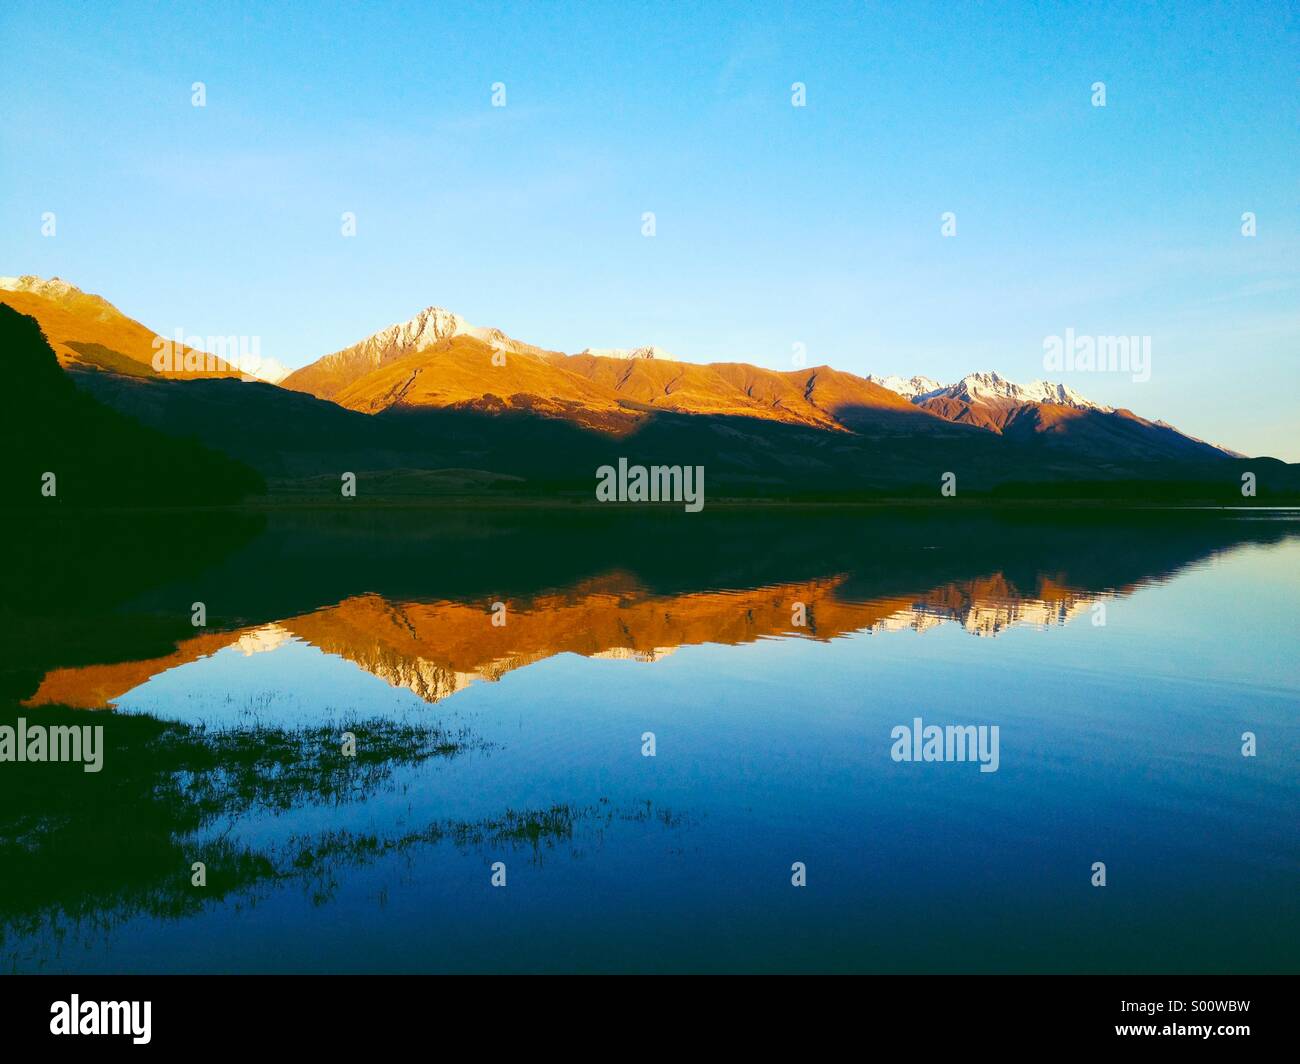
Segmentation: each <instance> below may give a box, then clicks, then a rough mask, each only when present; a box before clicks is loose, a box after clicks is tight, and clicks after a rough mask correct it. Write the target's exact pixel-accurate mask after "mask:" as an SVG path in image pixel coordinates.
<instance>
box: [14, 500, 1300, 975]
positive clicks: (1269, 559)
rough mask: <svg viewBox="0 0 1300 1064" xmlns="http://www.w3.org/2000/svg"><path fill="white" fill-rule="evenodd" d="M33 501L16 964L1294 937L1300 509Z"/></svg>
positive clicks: (26, 569)
mask: <svg viewBox="0 0 1300 1064" xmlns="http://www.w3.org/2000/svg"><path fill="white" fill-rule="evenodd" d="M25 532H26V534H25V536H24V547H23V548H22V549H21V550H20V552H19V554H18V557H17V558H16V571H15V576H14V578H13V580H12V581H11V582H10V584H9V585H8V586H7V587H6V592H5V600H4V603H3V610H4V614H5V616H6V631H12V632H13V633H14V638H13V640H11V646H10V648H9V650H8V652H7V653H6V656H5V658H4V659H3V660H4V666H5V668H4V672H3V676H4V693H5V695H6V697H7V699H8V701H7V702H5V703H4V705H5V706H6V707H7V708H6V709H5V712H4V721H3V722H4V723H7V724H11V725H12V724H13V723H14V720H13V718H15V717H22V718H24V719H25V720H26V722H27V724H28V725H29V726H30V725H34V724H40V723H42V722H43V721H50V722H59V723H63V722H69V721H70V722H74V723H76V724H79V725H86V724H90V725H102V726H103V727H104V740H103V741H104V751H103V766H102V770H101V771H100V772H98V773H87V772H84V771H82V767H81V766H80V765H76V764H31V763H25V764H15V763H3V764H0V795H2V796H3V798H4V803H3V810H4V811H3V813H0V816H2V817H3V819H4V821H5V824H4V829H3V832H2V833H0V840H2V841H0V846H3V849H2V850H0V856H2V858H3V861H2V864H3V875H2V879H3V885H0V946H2V949H3V953H2V957H3V963H4V966H5V970H9V971H53V972H60V971H78V972H81V971H86V972H90V971H103V972H137V971H141V972H143V971H175V972H318V971H319V972H345V971H346V972H351V971H363V972H424V971H431V972H450V971H457V972H459V971H472V972H479V971H487V972H499V971H511V972H513V971H526V972H533V971H561V972H593V971H595V972H627V971H637V972H641V971H650V972H659V971H663V972H683V971H685V972H697V971H702V972H713V971H728V972H735V971H857V972H1017V971H1031V972H1032V971H1044V972H1125V971H1159V972H1166V971H1167V972H1175V971H1184V970H1186V971H1224V972H1253V971H1294V970H1295V968H1296V958H1297V947H1298V945H1300V904H1298V900H1297V899H1298V898H1300V891H1298V890H1297V887H1298V886H1300V833H1298V832H1297V825H1298V824H1300V773H1298V768H1297V766H1298V765H1300V757H1298V755H1300V720H1298V716H1297V711H1298V710H1300V672H1298V670H1297V667H1296V664H1297V646H1298V645H1300V513H1297V512H1286V511H1184V512H1175V513H1163V514H1161V513H1155V512H1150V513H1144V514H1129V515H1126V516H1115V515H1111V516H1107V515H1104V514H1101V513H1097V512H1094V511H1086V510H1083V511H1078V512H1076V513H1070V512H1069V511H1065V512H1061V511H1058V512H1057V514H1056V515H1055V516H1048V515H1045V514H1042V513H1034V512H1026V513H1017V514H1006V513H1001V514H995V513H989V512H981V511H977V510H976V511H969V512H962V513H957V514H954V513H945V512H942V511H940V510H939V509H938V508H929V509H926V508H917V509H916V510H914V511H893V510H891V511H883V510H880V511H872V510H862V511H852V512H834V511H832V512H816V511H809V512H806V513H805V512H783V511H780V510H773V511H770V512H768V511H757V512H755V511H746V510H737V511H735V512H724V511H718V512H716V513H710V512H709V511H707V510H706V511H705V512H704V513H702V514H699V515H684V514H682V513H681V511H680V508H678V510H677V511H676V512H674V513H667V512H662V513H659V512H657V513H655V514H654V515H652V516H646V515H645V514H643V513H636V514H633V513H626V512H623V513H617V514H608V515H601V516H600V517H599V519H598V518H597V517H596V516H593V515H590V514H576V513H575V514H564V515H562V516H559V517H557V516H556V515H555V514H553V513H548V512H531V511H527V510H522V509H521V510H520V511H517V512H501V513H498V512H488V511H484V512H473V511H464V512H454V511H447V512H438V513H432V512H421V511H412V510H409V509H402V508H393V509H390V510H384V509H382V508H379V509H375V510H372V511H366V512H364V513H361V512H358V513H356V514H347V513H342V514H340V513H338V512H334V511H324V510H322V511H315V512H313V511H309V510H302V511H286V512H283V513H270V514H242V515H222V514H216V513H211V514H188V515H176V514H166V515H157V516H156V517H155V518H152V519H148V520H146V519H142V518H136V519H131V520H130V521H128V520H127V519H125V518H122V519H116V520H98V519H97V520H96V521H95V522H93V524H92V523H90V522H86V523H84V524H83V523H79V522H76V521H72V520H69V521H65V522H59V523H51V524H48V525H44V526H39V527H38V526H31V527H29V528H27V529H26V530H25ZM197 603H202V604H203V610H202V613H203V617H202V619H203V620H204V622H205V623H204V624H202V625H195V624H194V623H193V622H194V620H195V605H196V604H197ZM918 718H919V720H920V723H919V724H917V725H915V727H916V730H917V731H918V732H922V731H923V729H924V728H925V727H927V726H931V725H933V726H938V727H939V728H940V729H944V728H948V727H950V726H953V727H955V728H964V727H966V726H970V727H971V728H973V729H976V730H978V733H979V734H981V735H982V736H984V738H985V740H986V746H985V752H986V753H987V740H988V739H989V737H991V736H996V739H995V741H996V744H997V745H996V760H994V761H990V760H989V759H988V758H984V759H983V764H981V761H980V759H979V758H978V756H977V754H978V750H977V747H975V746H972V747H971V757H970V758H967V759H965V760H955V759H949V757H950V755H951V753H952V752H951V750H949V749H946V748H940V750H939V756H937V757H934V758H931V759H922V760H913V759H908V760H900V759H899V756H898V751H899V746H900V742H901V743H902V745H904V746H907V747H908V748H909V750H910V736H911V735H912V732H913V728H914V722H916V721H917V720H918ZM900 728H901V729H903V731H902V732H900V731H896V729H900ZM993 729H996V732H994V731H993ZM904 732H905V733H906V735H907V736H908V738H907V739H906V740H900V739H899V738H898V736H900V735H902V734H903V733H904ZM1246 733H1250V736H1251V738H1249V739H1247V738H1244V736H1245V735H1246ZM964 734H967V733H965V732H958V733H957V735H958V737H959V738H958V744H957V749H958V750H960V748H961V747H960V736H962V735H964ZM969 734H971V735H974V734H976V731H972V732H971V733H969ZM349 736H351V737H352V738H351V739H349ZM1247 747H1250V749H1249V751H1248V752H1249V754H1250V756H1245V754H1244V753H1243V751H1244V750H1246V749H1247ZM932 752H933V751H932ZM917 755H918V757H919V756H921V751H920V750H919V749H918V750H917ZM982 768H983V769H984V771H982V770H981V769H982ZM196 862H198V863H201V864H202V866H203V867H202V877H201V878H202V879H203V882H202V884H201V885H196V882H195V878H196V875H197V874H198V873H197V872H196V870H195V868H194V865H195V863H196ZM1099 864H1100V865H1104V877H1105V883H1104V886H1101V885H1094V881H1095V880H1096V879H1097V878H1098V875H1099V872H1098V870H1097V866H1098V865H1099ZM796 866H798V867H796ZM494 880H495V881H496V882H497V883H501V882H502V881H504V883H503V885H494ZM794 880H802V881H803V882H804V883H805V884H806V885H801V886H796V885H794V882H793V881H794Z"/></svg>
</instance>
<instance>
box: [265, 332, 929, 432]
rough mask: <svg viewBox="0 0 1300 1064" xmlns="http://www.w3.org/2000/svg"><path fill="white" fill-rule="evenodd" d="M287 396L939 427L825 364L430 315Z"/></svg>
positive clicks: (580, 419) (619, 415) (316, 367)
mask: <svg viewBox="0 0 1300 1064" xmlns="http://www.w3.org/2000/svg"><path fill="white" fill-rule="evenodd" d="M281 383H282V385H283V386H284V387H286V388H292V389H295V390H298V391H305V392H308V393H310V394H311V395H314V396H316V397H317V398H320V399H329V400H331V401H333V402H336V403H338V404H339V405H340V406H345V407H347V408H349V409H351V410H359V411H362V412H364V413H370V414H374V413H379V412H381V411H383V410H387V409H389V408H391V407H407V408H414V407H426V408H427V407H433V408H470V409H479V410H490V411H501V410H527V411H530V412H532V413H536V414H541V415H544V416H548V417H557V418H562V419H565V420H569V421H573V422H576V423H578V424H581V425H585V426H588V427H593V428H599V429H604V430H614V431H617V430H620V429H623V428H626V427H628V426H630V425H631V424H632V423H633V422H635V420H636V419H637V418H638V417H639V416H641V414H643V413H645V410H644V408H646V407H650V408H654V409H656V410H665V411H672V412H674V413H683V414H708V415H725V416H738V417H750V418H760V419H763V420H767V421H779V422H784V423H786V424H792V425H800V426H808V427H814V428H821V429H830V430H834V431H843V430H844V429H845V428H846V427H849V426H854V425H857V424H860V423H864V422H865V421H870V420H871V417H872V416H873V415H875V414H880V413H884V414H887V415H898V416H901V417H902V418H904V419H905V422H906V424H907V425H908V426H909V427H910V428H912V429H913V430H920V431H926V430H927V429H928V430H933V429H935V428H936V427H937V426H941V425H943V420H942V419H941V418H939V417H937V416H935V415H932V414H930V413H929V412H927V411H924V410H921V409H920V408H918V407H916V406H913V405H912V404H911V403H909V402H908V401H907V400H905V399H903V398H902V397H900V396H898V395H896V394H895V393H893V392H891V391H889V390H888V389H885V388H882V387H880V386H879V385H877V384H874V383H872V382H871V381H867V380H864V379H863V378H861V377H855V376H853V375H852V374H849V373H839V372H837V371H835V370H832V369H829V368H828V367H820V368H818V369H811V370H797V371H793V372H786V373H781V372H777V371H775V370H769V369H763V368H761V367H758V366H751V365H747V364H745V363H717V364H709V365H700V364H696V363H691V362H678V361H676V360H673V359H670V358H665V357H663V355H662V352H659V351H658V350H657V349H654V348H643V349H639V350H638V351H636V352H633V353H631V354H624V353H620V352H611V353H609V354H601V353H590V352H583V353H582V354H577V355H564V354H560V353H558V352H553V351H546V350H544V349H542V348H539V347H535V346H532V345H530V344H525V343H522V342H521V341H518V340H513V339H511V338H510V337H508V336H506V335H505V334H504V333H502V332H501V331H500V330H499V329H483V328H479V327H477V326H473V325H470V324H469V323H468V322H466V321H465V320H464V319H463V318H461V317H460V316H459V315H456V314H453V313H451V312H450V311H446V310H443V309H441V308H438V307H430V308H428V309H427V310H424V311H422V312H421V313H420V314H418V315H416V317H414V318H412V319H411V320H410V321H407V322H404V323H402V324H400V325H393V326H390V327H389V328H387V329H384V330H383V331H381V332H379V333H376V334H375V335H374V336H371V337H369V338H368V339H366V340H363V341H361V342H360V343H358V344H354V345H353V346H351V347H349V348H345V349H344V350H342V351H338V352H335V353H334V354H332V355H326V356H325V357H324V358H321V359H319V360H317V361H316V362H314V363H312V364H311V365H309V366H306V367H304V368H303V369H300V370H298V371H296V372H295V373H292V374H290V375H289V376H288V377H287V378H285V380H284V381H282V382H281Z"/></svg>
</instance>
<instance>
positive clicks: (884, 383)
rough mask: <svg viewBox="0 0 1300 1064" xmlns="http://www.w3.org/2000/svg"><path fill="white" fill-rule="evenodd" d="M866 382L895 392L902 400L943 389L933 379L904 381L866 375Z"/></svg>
mask: <svg viewBox="0 0 1300 1064" xmlns="http://www.w3.org/2000/svg"><path fill="white" fill-rule="evenodd" d="M867 380H869V381H871V383H872V384H879V385H880V386H881V387H882V388H888V389H889V390H890V391H891V392H897V393H898V394H899V395H901V396H902V397H903V398H904V399H912V400H915V399H916V398H917V397H918V396H922V395H926V394H929V393H931V392H937V391H940V390H941V389H942V388H943V385H942V384H940V383H939V382H938V381H937V380H935V379H934V378H933V377H908V378H906V379H904V378H902V377H897V376H889V377H876V376H873V375H872V374H870V373H868V374H867Z"/></svg>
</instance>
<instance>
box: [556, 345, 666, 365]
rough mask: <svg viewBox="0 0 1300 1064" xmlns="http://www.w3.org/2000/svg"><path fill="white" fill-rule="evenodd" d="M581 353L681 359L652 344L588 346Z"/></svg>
mask: <svg viewBox="0 0 1300 1064" xmlns="http://www.w3.org/2000/svg"><path fill="white" fill-rule="evenodd" d="M578 354H579V355H590V356H592V357H593V358H621V359H635V358H653V359H658V360H660V361H661V362H679V361H681V360H680V359H678V358H677V357H676V356H674V355H670V354H669V353H668V352H667V351H665V350H664V349H663V348H662V347H656V346H655V345H654V344H650V345H649V346H647V347H587V348H583V350H581V351H579V352H578Z"/></svg>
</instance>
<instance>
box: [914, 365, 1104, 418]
mask: <svg viewBox="0 0 1300 1064" xmlns="http://www.w3.org/2000/svg"><path fill="white" fill-rule="evenodd" d="M939 394H941V395H944V396H946V397H948V398H950V399H965V400H966V401H968V402H980V401H985V402H987V401H989V400H997V399H1009V400H1011V401H1012V402H1016V403H1053V404H1055V405H1057V406H1072V407H1077V408H1079V409H1081V410H1109V409H1110V408H1109V407H1103V406H1100V405H1099V404H1097V403H1094V402H1092V401H1091V400H1089V399H1085V398H1084V397H1083V396H1082V395H1080V394H1079V393H1078V392H1076V391H1075V390H1074V389H1073V388H1071V387H1069V386H1068V385H1065V384H1053V383H1052V382H1051V381H1041V380H1040V381H1032V382H1031V383H1029V384H1025V385H1021V384H1016V383H1015V382H1014V381H1009V380H1007V379H1006V378H1005V377H1003V376H1001V375H1000V374H998V373H994V372H992V371H989V372H987V373H968V374H967V375H966V376H965V377H963V378H962V379H961V380H959V381H958V382H957V383H956V384H953V385H950V386H949V387H947V388H944V389H942V391H941V392H940V393H939ZM927 398H928V397H927Z"/></svg>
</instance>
